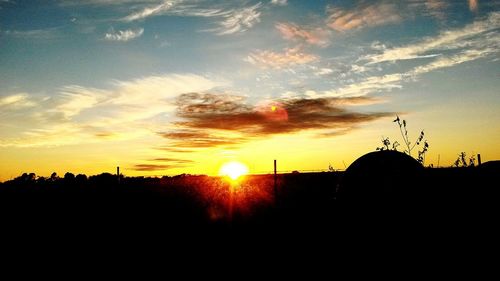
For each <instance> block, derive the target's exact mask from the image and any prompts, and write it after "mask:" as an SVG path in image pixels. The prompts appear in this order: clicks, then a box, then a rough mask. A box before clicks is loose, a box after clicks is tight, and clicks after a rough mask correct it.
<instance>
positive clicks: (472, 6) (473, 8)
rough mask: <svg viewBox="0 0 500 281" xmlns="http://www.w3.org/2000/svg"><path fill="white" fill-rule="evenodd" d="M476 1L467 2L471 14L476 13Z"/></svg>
mask: <svg viewBox="0 0 500 281" xmlns="http://www.w3.org/2000/svg"><path fill="white" fill-rule="evenodd" d="M477 2H478V1H477V0H469V10H470V11H471V12H477V8H478V3H477Z"/></svg>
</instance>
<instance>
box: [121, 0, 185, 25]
mask: <svg viewBox="0 0 500 281" xmlns="http://www.w3.org/2000/svg"><path fill="white" fill-rule="evenodd" d="M178 2H179V1H171V0H166V1H163V2H162V3H160V4H157V5H154V6H150V7H146V8H143V9H142V10H140V11H137V12H134V13H132V14H130V15H128V16H126V17H124V18H123V20H124V21H136V20H142V19H145V18H148V17H151V16H157V15H162V14H164V13H166V12H167V11H169V10H170V9H172V7H173V6H174V5H175V4H177V3H178Z"/></svg>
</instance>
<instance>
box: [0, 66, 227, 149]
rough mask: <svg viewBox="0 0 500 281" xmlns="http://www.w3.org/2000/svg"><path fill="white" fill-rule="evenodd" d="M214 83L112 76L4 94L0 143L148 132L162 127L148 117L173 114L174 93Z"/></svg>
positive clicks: (116, 136) (193, 78)
mask: <svg viewBox="0 0 500 281" xmlns="http://www.w3.org/2000/svg"><path fill="white" fill-rule="evenodd" d="M219 85H222V84H221V83H218V82H214V81H211V80H208V79H206V78H204V77H202V76H198V75H193V74H183V75H163V76H150V77H146V78H142V79H136V80H132V81H114V82H113V83H112V87H111V88H109V89H96V88H87V87H81V86H65V87H63V88H62V89H61V90H60V91H59V92H57V93H54V94H52V95H40V94H27V93H20V94H13V95H9V96H4V97H2V98H0V108H1V113H0V116H1V119H0V128H2V129H1V130H0V139H1V140H0V145H2V146H46V145H62V144H75V143H85V142H98V141H106V140H108V139H128V138H135V137H138V136H140V135H145V134H146V135H147V134H151V131H152V130H156V128H157V127H158V128H159V127H164V126H165V123H164V122H162V121H161V120H162V119H161V118H160V119H159V120H156V121H155V120H154V119H152V118H154V117H155V116H159V115H162V114H173V111H174V110H175V107H174V105H173V101H174V98H175V97H176V96H178V95H180V94H182V93H189V92H198V91H207V90H210V89H213V88H215V87H217V86H219ZM20 116H22V118H19V117H20ZM146 120H149V121H147V122H146ZM6 128H9V129H8V130H7V129H6Z"/></svg>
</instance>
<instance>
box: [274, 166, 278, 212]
mask: <svg viewBox="0 0 500 281" xmlns="http://www.w3.org/2000/svg"><path fill="white" fill-rule="evenodd" d="M274 201H275V203H277V201H278V175H277V171H276V159H274Z"/></svg>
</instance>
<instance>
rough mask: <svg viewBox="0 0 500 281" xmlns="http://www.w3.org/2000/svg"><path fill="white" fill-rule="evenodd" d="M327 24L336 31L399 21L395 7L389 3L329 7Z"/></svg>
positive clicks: (399, 17)
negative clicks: (343, 7)
mask: <svg viewBox="0 0 500 281" xmlns="http://www.w3.org/2000/svg"><path fill="white" fill-rule="evenodd" d="M328 13H329V16H328V19H327V25H328V26H329V27H330V28H332V29H334V30H337V31H348V30H354V29H362V28H365V27H373V26H380V25H385V24H389V23H395V22H399V21H401V19H402V18H401V16H400V15H399V14H398V12H397V9H396V7H395V6H394V5H391V4H386V3H382V4H373V5H370V6H366V7H357V8H355V9H353V10H349V11H347V10H342V9H340V8H330V9H329V10H328Z"/></svg>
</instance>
